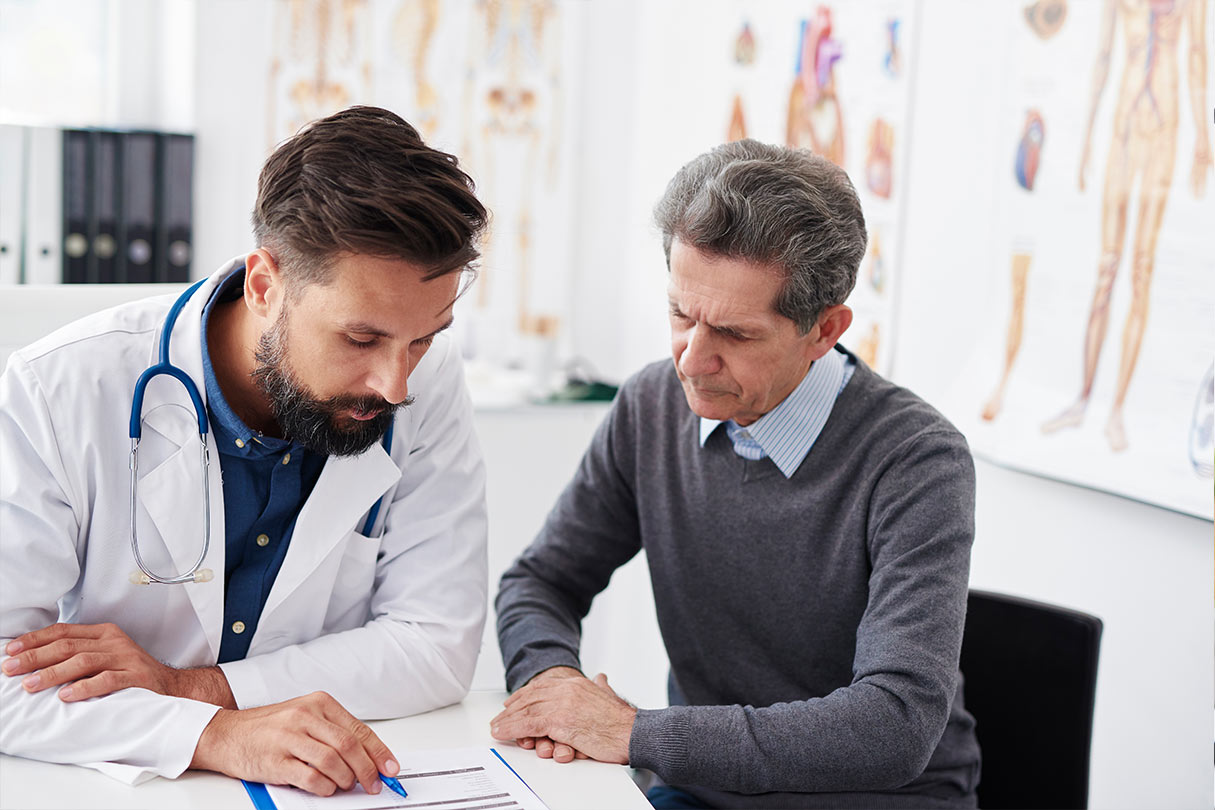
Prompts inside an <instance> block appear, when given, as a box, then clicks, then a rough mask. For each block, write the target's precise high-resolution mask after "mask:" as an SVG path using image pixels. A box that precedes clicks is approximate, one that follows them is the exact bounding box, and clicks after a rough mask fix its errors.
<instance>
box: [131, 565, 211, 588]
mask: <svg viewBox="0 0 1215 810" xmlns="http://www.w3.org/2000/svg"><path fill="white" fill-rule="evenodd" d="M127 579H129V580H130V581H131V584H132V585H151V584H152V583H153V582H157V583H161V584H164V585H176V584H178V583H186V582H189V581H190V580H188V579H175V580H173V581H172V582H166V581H164V580H160V579H157V580H153V579H152V578H151V577H150V576H148V575H147V574H146V573H144V572H143V571H132V572H131V575H130V576H129V577H127ZM192 579H193V581H194V582H210V581H211V580H213V579H215V572H214V571H212V570H211V569H210V568H200V569H198V570H197V571H195V572H194V576H193V577H192Z"/></svg>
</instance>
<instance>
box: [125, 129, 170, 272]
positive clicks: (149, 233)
mask: <svg viewBox="0 0 1215 810" xmlns="http://www.w3.org/2000/svg"><path fill="white" fill-rule="evenodd" d="M158 152H159V144H158V143H157V138H156V133H155V132H125V133H123V135H122V207H121V209H120V216H119V218H118V223H119V240H118V248H119V249H118V253H119V257H120V259H119V262H120V267H125V270H126V272H125V273H123V274H120V276H119V278H120V280H123V281H128V282H130V283H132V284H150V283H151V282H153V281H156V264H157V249H156V248H157V241H158V240H157V234H156V178H157V176H158V173H159V171H160V167H159V165H158Z"/></svg>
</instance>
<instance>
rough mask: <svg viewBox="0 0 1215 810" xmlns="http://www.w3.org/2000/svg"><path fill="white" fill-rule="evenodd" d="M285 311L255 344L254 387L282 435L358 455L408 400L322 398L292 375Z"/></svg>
mask: <svg viewBox="0 0 1215 810" xmlns="http://www.w3.org/2000/svg"><path fill="white" fill-rule="evenodd" d="M286 333H287V308H286V305H284V307H283V309H282V311H281V312H280V313H279V316H278V319H277V320H276V321H275V322H274V325H273V326H272V327H270V328H269V329H267V330H266V331H265V332H264V333H263V334H262V336H261V338H260V339H259V340H258V342H257V349H256V350H255V351H254V355H253V356H254V358H255V359H256V360H257V367H256V368H255V369H254V370H253V374H252V375H251V376H252V379H253V384H254V385H255V386H257V389H258V390H259V391H261V392H262V393H263V394H264V395H265V396H266V399H267V400H269V403H270V410H271V412H272V413H273V414H274V418H275V419H276V420H277V421H278V425H279V428H281V429H282V431H283V437H284V438H286V439H288V440H290V441H293V442H297V443H298V444H301V445H303V446H304V447H306V448H308V449H309V450H312V451H313V452H316V453H320V454H321V455H323V456H357V455H359V454H360V453H362V452H364V451H365V450H367V448H369V447H371V446H372V445H373V444H375V443H376V442H378V441H379V440H380V439H381V438H382V437H383V436H384V433H385V432H386V431H387V430H388V426H389V425H391V424H392V420H393V419H394V418H395V417H396V411H397V409H398V408H400V407H403V406H407V405H409V404H411V403H412V402H413V397H407V398H406V399H405V400H404V401H403V402H399V403H397V404H396V405H393V404H392V403H390V402H388V401H387V400H385V399H383V398H382V397H377V396H361V397H360V396H354V395H352V394H340V395H338V396H334V397H329V398H328V399H320V398H318V397H317V396H316V395H314V394H313V393H312V391H310V390H309V389H308V386H306V385H304V384H303V383H302V382H300V381H299V379H298V378H297V377H296V376H295V374H294V373H293V372H292V371H291V368H290V365H289V363H288V358H287V340H286ZM351 410H355V411H362V412H364V413H374V414H375V416H374V417H372V418H371V419H367V420H358V419H353V418H351V417H350V416H349V412H350V411H351Z"/></svg>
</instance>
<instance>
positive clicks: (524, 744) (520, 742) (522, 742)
mask: <svg viewBox="0 0 1215 810" xmlns="http://www.w3.org/2000/svg"><path fill="white" fill-rule="evenodd" d="M515 745H517V746H519V747H520V748H526V749H528V750H529V751H530V750H531V749H533V748H535V747H536V738H535V737H520V738H519V739H517V740H515Z"/></svg>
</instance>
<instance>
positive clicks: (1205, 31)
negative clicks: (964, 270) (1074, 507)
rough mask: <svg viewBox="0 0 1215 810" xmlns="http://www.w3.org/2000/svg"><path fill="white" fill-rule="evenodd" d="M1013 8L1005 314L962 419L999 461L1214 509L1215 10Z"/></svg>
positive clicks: (997, 244)
mask: <svg viewBox="0 0 1215 810" xmlns="http://www.w3.org/2000/svg"><path fill="white" fill-rule="evenodd" d="M1005 10H1006V16H1007V18H1008V26H1009V27H1010V28H1014V27H1015V29H1016V35H1015V36H1012V37H1009V38H1008V39H1007V43H1008V44H1007V47H1008V48H1009V49H1010V53H1009V54H1008V56H1007V58H1006V59H1005V60H1004V62H1003V63H1004V64H1008V65H1010V66H1014V67H1013V68H1012V69H1010V70H1009V71H1008V73H1007V76H1006V86H1005V87H1004V88H1002V92H1003V95H1002V98H1003V99H1004V100H1005V103H1004V107H1003V110H1002V119H1001V120H1000V121H999V122H998V126H997V128H996V129H997V131H998V132H999V133H1000V137H999V138H998V139H996V140H995V142H993V143H992V156H991V160H990V171H991V175H992V178H991V182H993V183H994V184H995V187H996V189H997V196H996V199H997V201H998V203H997V207H998V210H996V211H995V216H994V218H993V222H994V226H993V233H992V238H991V240H990V244H991V254H990V255H989V256H987V257H985V261H983V262H977V263H976V264H977V265H978V266H981V267H982V270H981V271H980V270H978V269H976V272H984V273H986V274H987V276H988V278H989V279H990V295H989V296H988V300H987V303H986V305H987V307H988V310H989V315H990V317H989V318H988V319H986V323H988V324H990V327H989V330H988V332H987V333H986V334H984V335H979V336H977V340H976V341H975V344H974V349H973V352H972V353H971V355H970V358H969V361H967V364H966V367H965V373H964V374H962V375H960V377H961V379H962V380H963V382H962V383H961V384H960V385H959V386H958V388H957V390H956V391H955V392H954V397H953V401H952V403H951V405H950V413H951V416H952V417H953V418H954V419H955V420H956V421H958V422H959V427H961V428H962V429H963V430H964V431H965V432H966V434H967V436H968V438H969V439H970V441H971V444H972V446H973V448H974V449H975V451H976V452H979V453H982V454H985V455H987V456H989V457H991V458H993V459H995V460H997V461H1001V462H1004V463H1008V464H1010V465H1013V466H1017V467H1021V468H1023V469H1026V470H1029V471H1032V472H1038V473H1041V474H1045V475H1049V476H1053V477H1058V478H1062V479H1065V480H1071V481H1074V482H1077V483H1081V484H1085V485H1088V486H1094V487H1098V488H1101V489H1108V490H1111V491H1113V492H1117V493H1119V494H1123V495H1127V496H1130V497H1134V498H1138V499H1141V500H1145V501H1149V502H1153V503H1157V504H1160V505H1163V506H1167V507H1169V508H1173V509H1177V510H1179V511H1183V512H1188V513H1190V514H1194V515H1199V516H1203V517H1207V518H1208V519H1209V518H1211V517H1212V514H1211V502H1212V501H1211V493H1212V483H1211V477H1212V458H1213V454H1215V446H1213V444H1212V400H1213V398H1215V391H1213V389H1212V358H1213V357H1215V330H1212V328H1211V325H1212V323H1213V321H1212V313H1215V296H1213V295H1212V285H1211V283H1210V279H1211V276H1212V273H1213V272H1215V254H1213V253H1212V251H1211V241H1210V240H1211V236H1210V234H1211V223H1212V218H1211V211H1212V205H1211V197H1210V195H1211V193H1212V189H1211V188H1210V184H1211V179H1212V178H1211V144H1210V132H1211V130H1210V120H1209V116H1210V110H1211V106H1210V99H1211V96H1212V79H1213V78H1215V74H1213V73H1212V67H1213V60H1212V55H1211V51H1212V43H1211V40H1210V36H1211V34H1210V26H1211V14H1212V4H1211V3H1210V2H1209V1H1208V0H1190V1H1189V2H1186V1H1185V0H1178V2H1165V3H1160V2H1142V3H1139V2H1118V3H1115V2H1111V3H1108V4H1100V3H1077V2H1065V0H1039V2H1034V3H1028V2H1008V3H1006V4H1005ZM1201 55H1205V56H1203V57H1202V58H1198V57H1199V56H1201ZM1063 223H1066V227H1062V226H1061V224H1063Z"/></svg>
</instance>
